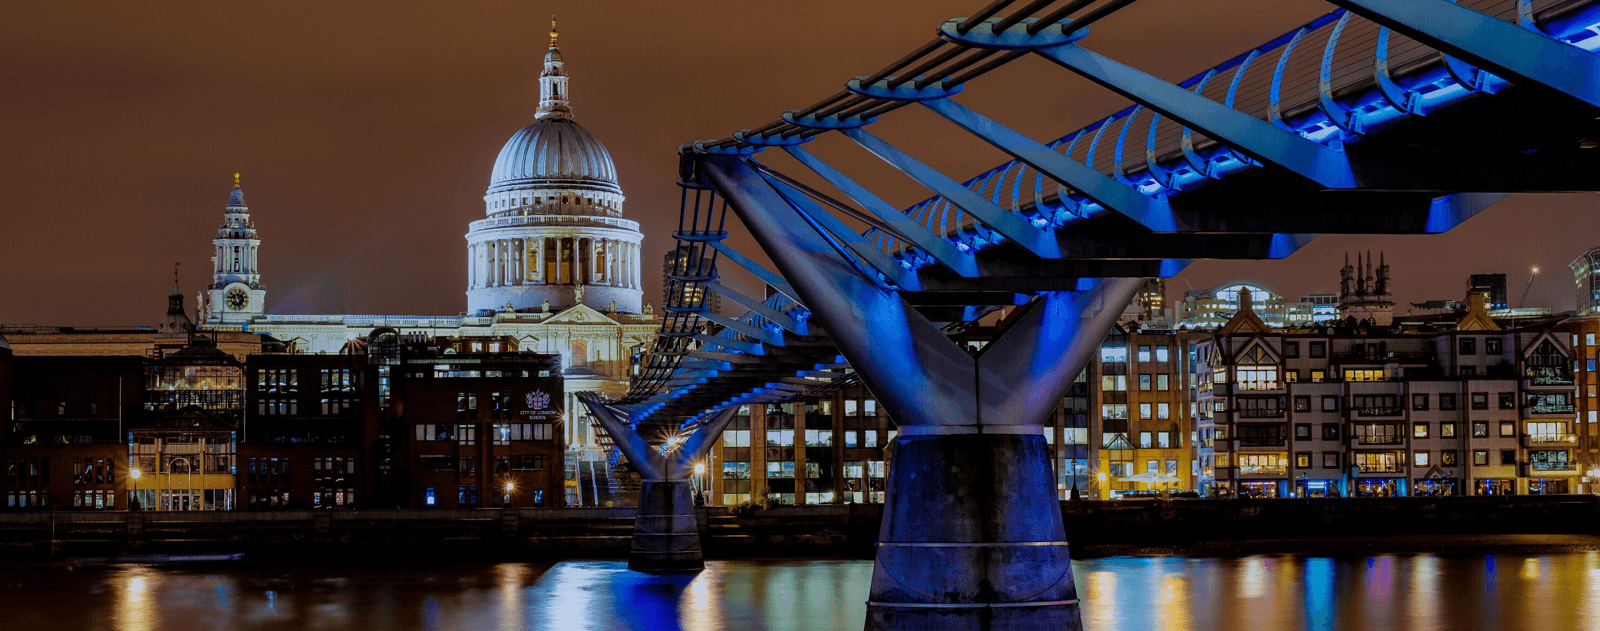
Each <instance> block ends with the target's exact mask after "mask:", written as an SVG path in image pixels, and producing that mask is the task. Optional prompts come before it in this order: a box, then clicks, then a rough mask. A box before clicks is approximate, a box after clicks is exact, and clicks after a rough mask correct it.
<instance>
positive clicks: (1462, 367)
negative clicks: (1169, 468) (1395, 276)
mask: <svg viewBox="0 0 1600 631" xmlns="http://www.w3.org/2000/svg"><path fill="white" fill-rule="evenodd" d="M1372 302H1374V301H1371V300H1369V301H1367V302H1366V303H1365V304H1359V303H1358V304H1355V305H1354V307H1355V308H1356V309H1363V310H1365V311H1364V313H1366V314H1367V319H1366V322H1367V323H1366V324H1365V325H1358V324H1355V322H1356V320H1354V319H1349V320H1347V321H1346V322H1347V323H1348V326H1346V325H1338V326H1332V327H1320V328H1305V329H1281V328H1274V327H1270V326H1268V325H1267V324H1266V323H1265V322H1263V321H1262V320H1261V318H1260V317H1259V316H1257V315H1256V314H1255V313H1254V312H1253V311H1252V310H1251V309H1249V308H1248V307H1245V308H1242V309H1241V310H1240V311H1239V312H1238V313H1236V314H1234V316H1233V317H1232V318H1231V319H1230V320H1229V321H1228V322H1227V324H1225V325H1224V326H1223V327H1221V328H1220V329H1218V330H1217V331H1215V332H1214V333H1213V334H1211V335H1209V336H1208V337H1207V338H1205V339H1202V340H1200V341H1198V342H1197V344H1196V349H1195V354H1196V364H1195V366H1196V385H1197V388H1196V393H1197V397H1196V398H1197V410H1198V425H1199V441H1198V445H1197V446H1198V460H1199V471H1200V479H1199V486H1200V490H1201V492H1202V493H1204V494H1206V495H1211V496H1219V497H1268V498H1270V497H1290V496H1298V497H1322V496H1379V497H1382V496H1419V495H1512V494H1556V493H1571V492H1577V491H1579V490H1580V488H1579V486H1578V484H1579V477H1580V476H1579V467H1578V461H1577V458H1578V453H1577V451H1578V449H1579V444H1578V437H1577V433H1576V432H1577V428H1576V421H1577V419H1576V414H1575V408H1574V406H1573V394H1574V389H1573V385H1574V380H1573V372H1572V367H1573V363H1572V362H1573V357H1574V354H1573V347H1572V346H1571V344H1570V340H1571V337H1570V335H1569V334H1566V333H1562V332H1561V331H1558V330H1557V327H1556V324H1557V322H1558V319H1557V318H1543V319H1539V320H1522V321H1518V322H1515V323H1514V324H1511V323H1505V324H1503V323H1501V322H1497V321H1496V320H1494V319H1493V318H1491V317H1489V315H1488V312H1487V309H1486V305H1485V303H1484V296H1483V294H1481V293H1474V294H1472V295H1471V296H1469V297H1468V303H1469V307H1468V309H1467V311H1466V313H1465V314H1463V315H1461V316H1460V317H1459V318H1458V319H1456V320H1455V321H1453V322H1448V321H1447V322H1441V323H1440V324H1439V325H1438V326H1434V325H1424V326H1420V327H1415V328H1396V327H1389V326H1384V325H1379V324H1374V323H1373V322H1374V321H1376V320H1378V319H1379V317H1380V315H1381V313H1380V311H1381V306H1379V307H1378V308H1377V309H1375V308H1374V305H1373V304H1371V303H1372ZM1248 304H1250V302H1249V301H1244V300H1241V305H1248Z"/></svg>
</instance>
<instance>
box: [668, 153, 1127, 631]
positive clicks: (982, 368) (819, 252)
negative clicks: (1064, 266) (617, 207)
mask: <svg viewBox="0 0 1600 631" xmlns="http://www.w3.org/2000/svg"><path fill="white" fill-rule="evenodd" d="M696 158H697V159H696V161H695V163H694V165H692V166H693V169H691V170H694V169H697V170H699V171H700V172H701V174H702V175H703V177H704V178H705V179H707V180H709V181H710V182H711V183H712V184H713V185H715V187H716V189H717V190H718V191H719V192H720V193H722V195H723V196H724V197H726V198H727V199H728V201H729V203H730V204H731V206H732V208H733V210H734V211H735V212H736V213H738V215H739V218H740V219H741V220H743V222H744V224H745V227H747V228H749V230H750V233H751V234H752V235H753V236H754V237H755V238H756V241H757V242H758V243H760V245H761V247H762V249H763V250H765V251H766V252H767V254H768V255H770V256H771V257H772V261H773V264H774V265H776V266H777V267H778V268H779V270H781V271H782V272H783V275H784V277H785V278H786V279H787V280H788V281H789V283H790V285H792V287H793V290H794V291H796V292H798V293H799V294H800V296H799V297H800V299H801V301H802V302H803V303H804V304H805V305H806V306H807V307H809V308H810V309H811V310H812V315H813V317H814V318H815V319H816V320H817V321H818V322H819V323H820V324H821V328H822V329H823V330H826V331H827V332H828V337H829V338H830V339H831V340H832V341H833V342H834V343H835V344H836V345H837V346H838V349H839V352H840V354H842V355H844V357H845V358H846V359H848V360H849V362H850V365H851V367H853V368H855V369H856V372H857V373H859V374H860V376H861V380H862V382H863V383H864V384H865V385H866V386H867V387H868V388H869V389H871V390H872V393H873V395H874V396H876V397H877V399H878V401H879V404H880V405H881V406H882V407H883V409H884V410H885V411H887V412H888V413H889V416H890V417H891V418H893V419H894V420H895V421H896V423H897V425H898V427H899V428H900V430H899V431H900V433H899V435H898V436H896V438H895V444H894V457H893V459H892V460H891V462H890V464H889V488H888V495H887V497H886V506H885V509H884V511H885V512H884V519H883V526H882V529H881V530H880V531H879V541H878V550H877V555H876V561H875V565H874V568H873V575H872V588H871V593H870V598H869V601H868V608H867V620H866V628H867V629H869V630H877V629H963V630H966V629H971V630H975V631H976V630H988V629H1022V628H1028V629H1035V628H1038V629H1052V630H1067V631H1075V630H1077V629H1080V628H1081V624H1080V622H1079V620H1080V617H1079V613H1078V602H1077V594H1076V590H1075V587H1074V585H1073V581H1072V566H1071V564H1070V562H1069V561H1070V555H1069V554H1068V550H1067V541H1066V534H1065V532H1064V530H1063V529H1062V525H1061V509H1060V505H1059V503H1058V502H1057V500H1056V490H1055V482H1054V475H1053V473H1052V472H1053V469H1052V467H1051V466H1050V450H1049V445H1048V443H1046V442H1045V440H1044V434H1043V431H1042V424H1043V423H1044V421H1045V420H1046V419H1048V418H1050V415H1051V414H1052V413H1053V412H1054V411H1055V409H1056V407H1057V406H1059V405H1060V401H1061V398H1062V396H1064V395H1065V394H1066V391H1067V388H1068V387H1069V386H1070V385H1071V383H1072V381H1073V379H1074V378H1075V377H1077V375H1078V374H1079V373H1080V372H1082V370H1083V368H1084V367H1085V366H1087V365H1088V362H1089V361H1090V359H1091V358H1092V357H1093V356H1094V354H1095V352H1096V350H1097V349H1098V347H1099V344H1100V341H1101V340H1103V339H1104V338H1105V336H1106V333H1108V332H1109V331H1110V329H1111V326H1112V325H1113V324H1115V323H1116V318H1117V316H1118V315H1120V314H1121V313H1122V308H1123V307H1124V306H1125V305H1127V304H1128V302H1129V301H1130V300H1131V299H1132V298H1133V295H1134V293H1135V292H1136V291H1137V289H1138V287H1139V286H1140V285H1141V284H1142V283H1143V282H1144V279H1142V278H1108V279H1098V280H1095V279H1074V281H1073V282H1072V283H1071V284H1068V285H1067V287H1070V289H1068V290H1064V291H1063V290H1052V291H1038V292H1034V296H1033V297H1032V299H1031V300H1029V301H1028V302H1027V303H1026V304H1024V305H1018V306H1017V307H1016V308H1015V309H1014V310H1011V311H1010V312H1009V313H1008V314H1006V316H1005V317H1004V318H1003V322H1002V323H1000V324H997V325H996V327H997V329H998V330H1000V331H1001V332H1000V333H998V334H997V336H996V338H995V339H993V340H991V341H990V342H989V343H988V345H987V346H985V347H984V348H983V349H982V351H981V352H978V353H976V354H974V353H969V352H968V351H967V350H966V349H964V348H962V347H961V346H958V345H957V344H955V343H954V342H952V341H951V340H950V338H949V337H948V336H947V335H946V334H945V332H944V331H942V330H941V329H940V327H939V326H937V325H936V324H935V323H933V322H931V321H930V320H929V319H928V318H927V317H925V316H923V315H922V313H921V312H919V311H917V309H916V308H915V307H914V306H912V305H910V304H909V303H907V302H906V301H905V300H903V299H902V298H901V296H900V295H899V292H898V291H895V290H894V289H892V288H886V287H885V286H884V283H885V281H884V280H883V279H881V278H874V277H872V276H870V275H867V274H864V273H863V272H862V271H860V268H858V267H857V266H856V264H855V261H854V260H851V259H845V258H841V257H840V256H839V254H838V252H839V250H838V249H837V248H836V247H835V244H834V242H832V241H830V240H829V239H827V238H825V237H823V236H822V235H821V234H819V232H818V230H817V229H816V228H815V226H817V225H820V223H821V222H819V221H816V217H817V216H818V215H819V214H820V213H821V212H822V211H821V209H820V208H817V206H816V204H815V203H813V202H812V201H811V200H810V199H809V198H807V197H806V195H805V194H804V193H802V192H800V191H798V190H797V189H795V188H794V187H792V186H789V185H788V184H787V183H785V182H783V181H780V180H777V179H775V178H772V177H770V176H768V175H766V174H763V173H761V172H758V171H757V170H755V169H754V168H752V167H751V165H749V164H748V163H746V162H744V161H742V160H741V159H740V158H738V157H736V156H718V155H701V156H697V157H696ZM691 174H693V173H691ZM833 234H834V236H836V237H837V236H838V233H833ZM867 258H868V257H862V260H866V259H867ZM891 271H892V270H891ZM902 279H903V277H902ZM907 282H909V280H908V279H907ZM1056 282H1059V280H1057V281H1056ZM1058 286H1059V285H1058Z"/></svg>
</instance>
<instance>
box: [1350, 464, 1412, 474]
mask: <svg viewBox="0 0 1600 631" xmlns="http://www.w3.org/2000/svg"><path fill="white" fill-rule="evenodd" d="M1402 469H1403V467H1401V466H1400V463H1398V462H1395V463H1369V464H1362V463H1360V462H1357V463H1356V473H1400V472H1401V470H1402Z"/></svg>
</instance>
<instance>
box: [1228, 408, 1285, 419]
mask: <svg viewBox="0 0 1600 631" xmlns="http://www.w3.org/2000/svg"><path fill="white" fill-rule="evenodd" d="M1238 413H1239V418H1283V408H1277V409H1262V408H1257V409H1250V408H1244V409H1240V410H1238Z"/></svg>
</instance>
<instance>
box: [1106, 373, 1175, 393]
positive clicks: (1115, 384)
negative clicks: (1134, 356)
mask: <svg viewBox="0 0 1600 631" xmlns="http://www.w3.org/2000/svg"><path fill="white" fill-rule="evenodd" d="M1137 379H1138V384H1139V389H1140V390H1143V391H1152V390H1154V391H1158V392H1166V391H1169V390H1171V389H1172V376H1171V375H1167V374H1153V375H1152V374H1142V375H1137ZM1127 389H1128V376H1127V375H1101V376H1100V390H1101V391H1106V392H1124V391H1126V390H1127Z"/></svg>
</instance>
